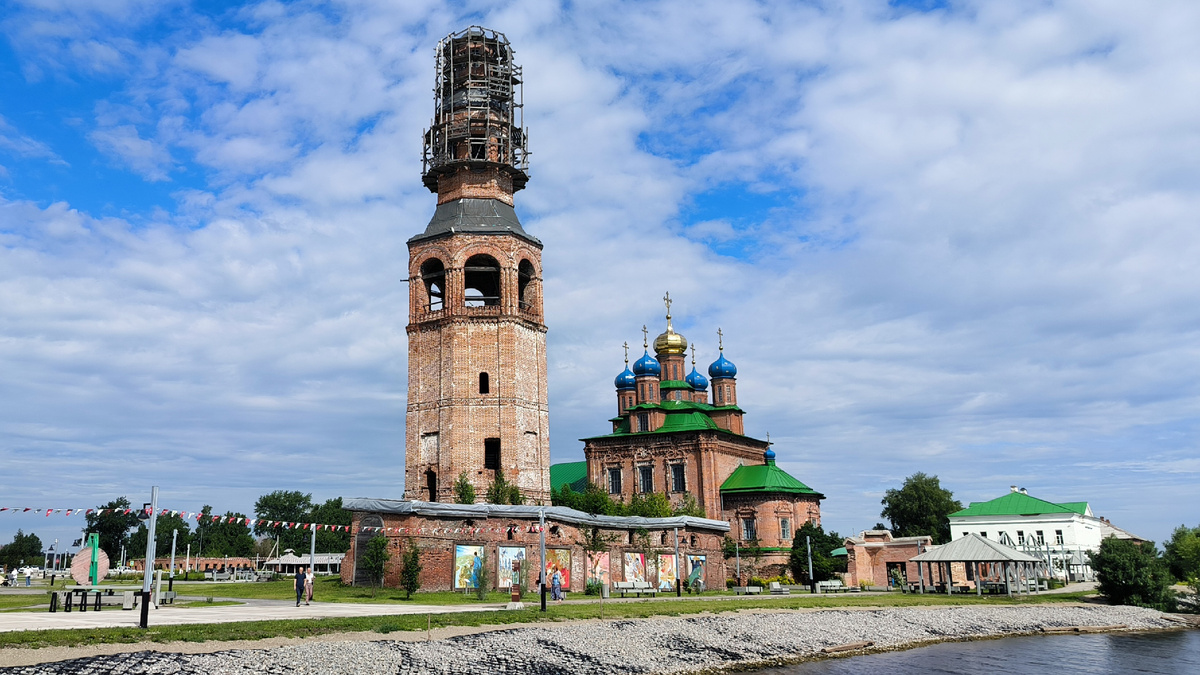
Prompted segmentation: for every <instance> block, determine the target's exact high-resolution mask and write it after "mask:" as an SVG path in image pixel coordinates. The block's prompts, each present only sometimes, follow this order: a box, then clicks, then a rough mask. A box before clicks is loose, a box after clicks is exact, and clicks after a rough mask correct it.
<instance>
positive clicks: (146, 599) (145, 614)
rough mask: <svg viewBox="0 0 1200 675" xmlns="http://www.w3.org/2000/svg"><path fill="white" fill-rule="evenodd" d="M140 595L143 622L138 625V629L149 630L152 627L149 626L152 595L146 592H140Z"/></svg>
mask: <svg viewBox="0 0 1200 675" xmlns="http://www.w3.org/2000/svg"><path fill="white" fill-rule="evenodd" d="M138 595H140V596H142V618H141V621H140V622H139V623H138V627H140V628H149V627H150V625H149V624H150V594H149V593H146V592H139V593H138Z"/></svg>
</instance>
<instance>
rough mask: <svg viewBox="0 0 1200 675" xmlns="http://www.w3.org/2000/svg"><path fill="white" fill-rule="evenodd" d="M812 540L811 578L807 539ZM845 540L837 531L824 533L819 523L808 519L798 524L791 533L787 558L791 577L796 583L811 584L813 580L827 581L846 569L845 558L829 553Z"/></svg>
mask: <svg viewBox="0 0 1200 675" xmlns="http://www.w3.org/2000/svg"><path fill="white" fill-rule="evenodd" d="M810 539H811V541H812V570H813V573H812V578H811V579H810V578H809V576H808V541H809V540H810ZM843 543H845V540H844V539H843V538H842V536H841V535H840V534H838V533H837V532H829V533H828V534H826V532H825V529H824V528H823V527H821V526H820V525H814V524H813V522H812V521H808V522H806V523H804V524H803V525H801V526H800V528H799V529H797V530H796V532H795V534H793V535H792V553H791V555H790V557H789V558H788V568H789V569H790V570H791V571H792V578H793V579H795V580H796V581H797V582H798V583H802V584H811V583H812V582H813V581H827V580H829V579H832V578H833V577H834V576H835V575H836V574H837V573H839V572H845V571H846V559H845V558H835V557H833V556H832V555H830V554H829V552H830V551H832V550H833V549H835V548H841V546H842V544H843Z"/></svg>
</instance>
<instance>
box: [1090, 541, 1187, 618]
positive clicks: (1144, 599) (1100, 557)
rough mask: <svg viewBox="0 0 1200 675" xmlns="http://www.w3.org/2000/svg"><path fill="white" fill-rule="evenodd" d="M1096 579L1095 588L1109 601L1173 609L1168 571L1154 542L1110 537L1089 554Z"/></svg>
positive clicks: (1172, 594)
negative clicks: (1138, 541)
mask: <svg viewBox="0 0 1200 675" xmlns="http://www.w3.org/2000/svg"><path fill="white" fill-rule="evenodd" d="M1088 559H1089V561H1090V564H1091V566H1092V569H1093V570H1095V571H1096V580H1097V581H1099V584H1098V585H1097V590H1099V591H1100V595H1103V596H1104V597H1105V598H1107V599H1108V601H1109V602H1112V603H1114V604H1118V605H1137V606H1139V607H1151V608H1153V609H1157V610H1160V611H1164V612H1168V611H1172V610H1173V609H1174V605H1175V593H1174V592H1173V591H1172V590H1171V573H1170V572H1169V571H1168V570H1167V566H1166V563H1164V562H1163V560H1162V558H1160V557H1159V555H1158V551H1157V550H1156V549H1155V548H1154V542H1151V541H1147V542H1145V543H1142V544H1135V543H1133V542H1132V541H1129V540H1127V539H1117V538H1116V537H1109V538H1108V539H1105V540H1104V541H1102V542H1100V548H1099V549H1098V550H1097V551H1095V552H1089V553H1088Z"/></svg>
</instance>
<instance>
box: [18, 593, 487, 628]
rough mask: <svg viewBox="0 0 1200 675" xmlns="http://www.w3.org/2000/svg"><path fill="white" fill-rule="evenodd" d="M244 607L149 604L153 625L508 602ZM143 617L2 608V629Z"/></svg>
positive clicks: (256, 603)
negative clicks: (10, 610)
mask: <svg viewBox="0 0 1200 675" xmlns="http://www.w3.org/2000/svg"><path fill="white" fill-rule="evenodd" d="M239 602H246V603H247V604H244V605H222V606H217V607H171V606H170V605H164V606H163V607H162V608H159V609H155V608H153V607H151V608H150V617H149V623H150V625H151V626H166V625H179V624H185V623H235V622H238V621H268V620H274V619H320V618H324V617H350V616H386V615H389V614H449V613H452V612H480V611H493V610H500V609H503V608H504V605H412V604H408V603H404V604H402V605H401V604H395V605H390V604H389V605H375V604H366V603H333V602H314V603H313V604H311V605H300V606H299V607H297V606H296V604H295V603H294V602H291V601H287V600H250V601H245V600H239ZM140 619H141V611H140V610H132V611H131V610H123V609H121V608H120V607H119V606H118V607H105V608H104V610H103V611H100V612H96V611H87V612H80V611H73V612H71V613H69V614H68V613H67V612H63V611H58V612H55V613H53V614H51V613H50V612H48V611H45V610H40V611H33V612H0V632H9V631H18V630H50V629H60V628H120V627H130V628H131V627H135V626H137V625H138V621H139V620H140Z"/></svg>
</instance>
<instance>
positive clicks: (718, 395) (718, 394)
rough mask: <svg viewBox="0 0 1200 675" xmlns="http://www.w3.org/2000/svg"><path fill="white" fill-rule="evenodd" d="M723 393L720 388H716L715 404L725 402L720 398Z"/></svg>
mask: <svg viewBox="0 0 1200 675" xmlns="http://www.w3.org/2000/svg"><path fill="white" fill-rule="evenodd" d="M723 391H724V389H723V388H722V387H717V403H724V402H725V399H724V398H723V397H722V392H723Z"/></svg>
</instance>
